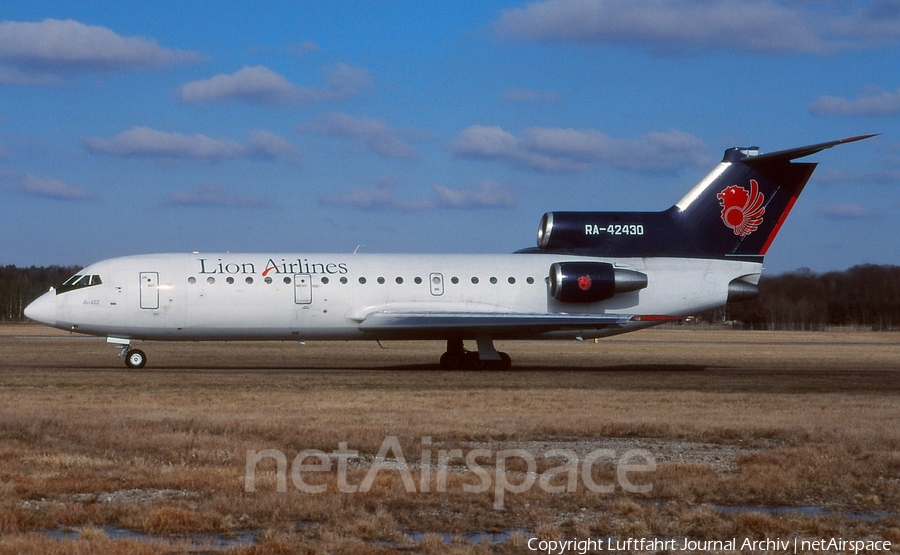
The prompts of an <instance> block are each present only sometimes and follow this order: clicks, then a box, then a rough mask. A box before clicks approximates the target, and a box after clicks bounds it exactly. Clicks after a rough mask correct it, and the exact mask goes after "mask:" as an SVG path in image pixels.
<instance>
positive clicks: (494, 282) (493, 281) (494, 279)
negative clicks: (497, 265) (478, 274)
mask: <svg viewBox="0 0 900 555" xmlns="http://www.w3.org/2000/svg"><path fill="white" fill-rule="evenodd" d="M491 283H493V284H495V285H496V283H497V278H495V277H493V276H491Z"/></svg>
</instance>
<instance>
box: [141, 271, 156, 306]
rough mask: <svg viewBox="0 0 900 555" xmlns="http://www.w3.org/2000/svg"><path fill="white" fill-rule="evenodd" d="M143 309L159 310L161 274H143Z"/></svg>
mask: <svg viewBox="0 0 900 555" xmlns="http://www.w3.org/2000/svg"><path fill="white" fill-rule="evenodd" d="M141 308H146V309H150V310H155V309H157V308H159V272H141Z"/></svg>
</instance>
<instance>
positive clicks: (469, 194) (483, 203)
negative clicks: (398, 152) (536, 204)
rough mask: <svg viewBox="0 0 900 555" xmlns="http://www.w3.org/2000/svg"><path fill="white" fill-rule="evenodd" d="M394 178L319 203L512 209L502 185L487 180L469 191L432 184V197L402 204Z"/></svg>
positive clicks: (410, 208)
mask: <svg viewBox="0 0 900 555" xmlns="http://www.w3.org/2000/svg"><path fill="white" fill-rule="evenodd" d="M395 181H396V180H394V179H385V180H382V181H380V182H378V183H376V184H375V185H373V186H371V187H364V188H360V189H351V190H349V191H345V192H342V193H336V194H332V195H323V196H322V197H320V198H319V204H323V205H338V206H352V207H354V208H361V209H364V210H373V209H381V210H402V211H419V210H433V209H437V208H454V209H483V208H514V207H515V206H516V197H515V195H513V193H512V192H511V191H510V190H509V189H508V188H507V187H506V186H504V185H503V184H501V183H497V182H496V181H492V180H489V179H486V180H484V181H483V182H482V183H481V184H480V185H479V186H478V187H475V188H471V189H454V188H452V187H447V186H444V185H433V186H432V188H431V190H432V195H431V196H426V197H420V198H415V199H412V200H409V201H402V200H399V199H398V198H397V195H396V193H395V192H394V184H395Z"/></svg>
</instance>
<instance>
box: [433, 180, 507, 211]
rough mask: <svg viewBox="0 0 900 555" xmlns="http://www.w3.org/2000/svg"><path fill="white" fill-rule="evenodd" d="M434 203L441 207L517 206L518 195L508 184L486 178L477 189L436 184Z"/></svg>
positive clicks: (434, 187)
mask: <svg viewBox="0 0 900 555" xmlns="http://www.w3.org/2000/svg"><path fill="white" fill-rule="evenodd" d="M432 190H433V191H434V195H435V198H434V203H435V206H436V207H440V208H515V207H516V197H515V195H513V194H512V191H510V190H509V189H508V188H507V187H506V186H504V185H502V184H500V183H497V182H496V181H492V180H490V179H485V180H484V181H482V182H481V185H480V186H478V187H477V188H475V189H452V188H450V187H445V186H444V185H434V186H433V187H432Z"/></svg>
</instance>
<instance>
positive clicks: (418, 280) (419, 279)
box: [413, 276, 422, 285]
mask: <svg viewBox="0 0 900 555" xmlns="http://www.w3.org/2000/svg"><path fill="white" fill-rule="evenodd" d="M413 281H414V282H416V285H419V284H421V283H422V278H420V277H419V276H416V279H414V280H413Z"/></svg>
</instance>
